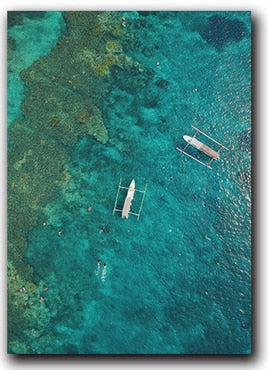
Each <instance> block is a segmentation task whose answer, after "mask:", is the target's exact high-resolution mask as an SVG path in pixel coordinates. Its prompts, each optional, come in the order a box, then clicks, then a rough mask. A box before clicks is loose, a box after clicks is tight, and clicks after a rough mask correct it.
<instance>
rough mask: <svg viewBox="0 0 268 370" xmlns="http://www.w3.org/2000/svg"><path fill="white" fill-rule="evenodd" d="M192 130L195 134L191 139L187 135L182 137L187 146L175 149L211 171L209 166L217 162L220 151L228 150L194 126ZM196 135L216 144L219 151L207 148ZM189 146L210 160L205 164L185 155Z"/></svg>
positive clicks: (189, 155)
mask: <svg viewBox="0 0 268 370" xmlns="http://www.w3.org/2000/svg"><path fill="white" fill-rule="evenodd" d="M192 128H193V129H194V130H195V133H194V135H193V137H191V136H188V135H184V136H183V138H184V140H185V141H186V142H187V144H186V145H185V147H184V148H183V149H180V148H178V147H176V149H177V150H178V151H179V152H182V153H183V154H185V155H187V156H188V157H190V158H192V159H194V160H195V161H197V162H199V163H201V164H202V165H203V166H206V167H208V168H210V169H212V167H211V166H210V165H211V163H212V162H213V161H217V160H219V159H220V151H221V150H222V149H226V150H228V149H227V148H226V146H224V145H223V144H221V143H219V142H218V141H216V140H214V139H213V138H212V137H210V136H208V135H207V134H205V133H204V132H202V131H201V130H199V129H198V128H196V127H194V126H192ZM198 133H200V134H201V135H204V136H205V137H207V138H208V139H209V140H211V141H213V142H214V143H216V144H217V145H219V149H218V150H213V149H211V148H210V147H209V146H207V145H205V144H203V143H202V142H201V141H199V140H197V139H196V136H197V134H198ZM189 145H192V146H193V147H194V148H196V149H198V150H199V151H200V152H202V153H204V154H206V155H207V156H208V157H210V158H211V159H210V160H209V162H207V163H206V162H202V161H200V160H199V159H197V158H195V157H194V156H192V155H191V154H189V153H187V152H186V150H187V148H188V146H189Z"/></svg>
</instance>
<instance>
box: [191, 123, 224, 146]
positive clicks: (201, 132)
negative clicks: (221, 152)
mask: <svg viewBox="0 0 268 370" xmlns="http://www.w3.org/2000/svg"><path fill="white" fill-rule="evenodd" d="M192 128H193V129H194V130H196V131H197V132H196V133H195V135H196V134H197V133H198V132H200V134H202V135H204V136H206V137H207V138H208V139H210V140H212V141H214V143H216V144H218V145H220V146H221V149H223V148H224V149H226V150H229V149H228V148H226V146H224V145H222V144H221V143H219V142H218V141H216V140H215V139H213V138H212V137H210V136H208V135H207V134H205V133H204V132H203V131H201V130H199V128H196V127H194V126H192ZM195 135H194V136H195Z"/></svg>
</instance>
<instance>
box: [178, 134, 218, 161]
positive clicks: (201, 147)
mask: <svg viewBox="0 0 268 370" xmlns="http://www.w3.org/2000/svg"><path fill="white" fill-rule="evenodd" d="M183 138H184V140H185V141H186V142H187V143H188V144H190V145H192V146H193V147H194V148H196V149H198V150H200V152H203V153H204V154H206V155H208V156H209V157H211V158H213V159H215V160H218V159H220V153H218V152H216V151H215V150H213V149H211V148H210V147H208V146H207V145H205V144H203V143H202V142H201V141H199V140H197V139H196V138H195V137H191V136H188V135H184V136H183Z"/></svg>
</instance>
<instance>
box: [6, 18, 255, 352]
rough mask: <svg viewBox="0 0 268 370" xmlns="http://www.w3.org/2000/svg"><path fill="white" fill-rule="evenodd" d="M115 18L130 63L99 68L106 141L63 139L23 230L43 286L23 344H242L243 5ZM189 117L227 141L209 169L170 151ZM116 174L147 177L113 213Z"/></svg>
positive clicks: (60, 347) (246, 127) (243, 347)
mask: <svg viewBox="0 0 268 370" xmlns="http://www.w3.org/2000/svg"><path fill="white" fill-rule="evenodd" d="M48 14H49V13H48ZM55 14H56V13H55ZM58 16H59V13H57V17H58ZM124 16H125V18H126V30H124V32H125V34H124V36H123V37H124V42H123V47H124V52H125V54H126V55H128V56H129V57H132V58H133V59H134V60H136V61H138V62H139V63H140V66H141V67H140V71H139V74H140V75H139V76H138V78H137V76H132V75H131V71H129V70H122V69H120V68H118V67H114V68H112V69H111V76H110V79H109V81H108V82H107V88H108V89H109V94H108V98H107V99H106V100H105V101H104V102H103V106H102V107H101V110H102V114H103V119H104V124H105V126H106V128H107V130H108V133H109V140H108V142H107V143H106V144H101V143H99V142H97V141H96V140H95V139H94V138H92V137H90V136H88V137H84V138H82V139H81V140H79V141H78V143H77V144H76V145H75V146H74V147H72V148H71V149H69V154H70V160H69V162H68V163H66V165H65V166H64V168H65V169H66V170H67V171H68V181H66V183H65V185H64V186H63V187H62V191H61V193H60V194H58V196H57V197H56V198H54V199H51V200H50V201H49V202H48V204H47V205H46V206H45V207H44V208H43V211H42V213H40V217H39V220H38V223H37V225H36V226H35V227H34V228H33V229H32V230H31V231H30V232H29V233H28V248H27V252H26V256H25V262H27V263H30V265H31V266H32V267H33V269H34V281H35V283H37V284H40V286H42V285H45V286H47V287H48V288H49V289H48V290H47V291H44V292H43V296H44V298H45V300H44V302H42V303H41V304H44V307H45V308H46V310H47V313H48V316H49V317H50V320H49V321H48V323H47V325H46V327H45V328H44V327H43V326H42V332H41V329H40V327H39V324H38V318H37V321H36V323H35V324H33V328H34V329H35V330H37V331H38V330H40V336H36V337H35V343H34V344H33V346H32V348H34V350H33V351H34V352H36V353H56V354H57V353H69V354H71V353H72V354H74V353H75V354H90V353H100V354H115V353H119V354H126V353H130V354H218V353H220V354H247V353H250V352H251V297H250V290H251V281H250V280H251V221H250V220H251V208H250V207H251V189H250V182H251V167H250V166H251V137H250V135H251V122H250V119H251V103H250V99H251V96H250V93H251V80H250V71H251V65H250V63H251V60H250V58H251V55H250V48H251V44H250V42H251V41H250V32H251V23H250V13H249V12H216V13H215V12H160V13H158V12H150V13H144V12H140V13H139V12H126V13H125V14H124ZM51 19H52V18H51V17H45V18H42V19H41V20H40V19H39V20H38V22H41V23H42V24H43V25H45V24H47V23H48V22H51ZM53 19H54V20H53V22H54V23H55V27H54V28H53V30H54V31H53V32H52V28H51V27H50V30H51V32H52V33H53V35H54V37H55V38H53V37H51V44H50V46H48V43H46V45H42V46H41V47H40V50H41V49H43V50H44V51H43V53H42V52H41V53H40V54H39V53H38V54H35V55H36V56H35V57H36V58H38V57H39V56H40V55H45V54H46V53H48V52H49V47H50V48H51V47H52V46H53V42H54V41H53V40H56V38H57V37H58V35H59V30H63V29H64V27H62V19H61V18H60V17H58V18H53ZM34 21H36V20H32V22H34ZM15 27H16V26H12V27H11V33H12V34H13V35H15V34H16V33H17V34H18V33H19V32H20V31H19V29H18V30H17V29H16V28H15ZM24 27H25V29H27V28H28V24H27V23H25V24H24ZM15 65H16V66H17V64H16V63H15ZM23 68H25V66H23ZM145 73H146V79H145V78H144V77H143V76H144V74H145ZM148 75H149V78H148ZM134 77H135V81H137V83H135V84H134V83H133V81H134ZM17 91H18V92H19V94H23V89H18V90H17ZM13 112H15V113H14V115H17V116H18V112H19V110H18V108H16V109H15V108H14V109H13V110H12V112H11V113H10V118H13ZM191 125H194V126H197V127H198V128H200V129H201V130H203V131H205V132H206V133H208V134H209V135H211V136H212V137H214V138H215V139H216V140H219V141H220V142H222V143H223V144H224V145H226V147H227V148H228V149H229V151H222V152H221V160H220V161H219V162H216V163H213V165H212V167H213V170H209V169H208V168H205V167H203V166H201V165H200V164H199V163H197V162H194V161H192V160H191V159H189V158H188V157H186V156H183V154H181V153H179V152H178V151H176V150H175V147H176V146H179V147H183V146H184V143H183V139H182V136H183V135H184V134H188V135H191V134H192V133H193V130H192V129H191ZM191 153H192V154H193V155H195V154H196V155H199V154H197V153H195V151H194V150H192V151H191ZM199 158H201V159H204V157H202V156H201V157H199ZM120 178H122V183H123V185H125V186H128V185H129V183H130V181H131V180H132V178H135V180H136V187H137V188H138V189H141V190H143V189H144V187H145V185H146V183H147V184H148V189H147V193H146V196H145V199H144V204H143V209H142V213H141V217H140V219H139V220H137V218H136V217H135V216H133V215H132V216H131V215H130V217H129V219H128V220H123V219H122V218H121V217H120V214H119V213H116V214H115V215H113V214H112V211H113V206H114V201H115V197H116V191H117V187H118V183H119V180H120ZM124 194H125V193H124V191H123V190H122V193H120V196H119V199H118V205H119V206H120V205H121V206H122V202H123V198H124ZM140 201H141V194H136V195H135V198H134V201H133V206H132V210H133V212H135V211H137V210H138V209H139V204H140ZM89 206H90V207H92V208H91V210H88V207H89ZM44 221H45V222H46V226H43V225H42V224H43V222H44ZM58 230H61V231H62V233H61V235H59V233H58ZM98 259H101V264H100V266H98V264H97V260H98ZM103 263H106V264H107V268H106V269H104V268H103Z"/></svg>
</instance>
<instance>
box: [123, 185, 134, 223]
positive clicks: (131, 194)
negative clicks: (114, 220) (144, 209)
mask: <svg viewBox="0 0 268 370" xmlns="http://www.w3.org/2000/svg"><path fill="white" fill-rule="evenodd" d="M134 193H135V180H134V179H133V180H132V181H131V183H130V185H129V188H128V192H127V196H126V199H125V202H124V206H123V211H122V218H128V214H129V211H130V207H131V204H132V200H133V197H134Z"/></svg>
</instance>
